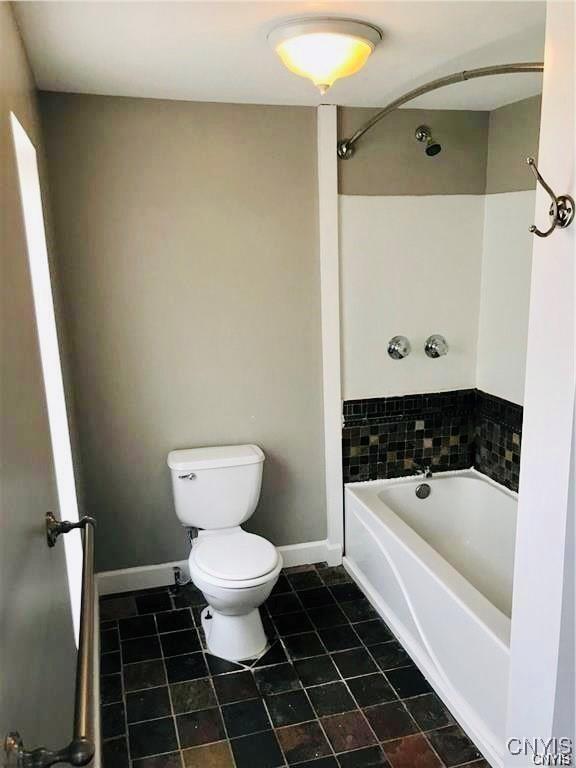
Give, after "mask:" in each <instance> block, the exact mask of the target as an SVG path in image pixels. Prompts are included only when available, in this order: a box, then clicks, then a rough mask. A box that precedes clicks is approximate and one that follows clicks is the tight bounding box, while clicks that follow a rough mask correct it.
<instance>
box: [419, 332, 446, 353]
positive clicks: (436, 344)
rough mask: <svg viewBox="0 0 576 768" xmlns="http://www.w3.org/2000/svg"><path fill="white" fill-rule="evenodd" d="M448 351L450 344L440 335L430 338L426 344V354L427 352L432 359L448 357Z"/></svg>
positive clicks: (434, 334)
mask: <svg viewBox="0 0 576 768" xmlns="http://www.w3.org/2000/svg"><path fill="white" fill-rule="evenodd" d="M448 349H449V347H448V342H447V341H446V339H445V338H444V336H441V335H440V334H439V333H433V334H432V336H428V338H427V339H426V343H425V344H424V352H426V354H427V355H428V357H432V358H437V357H443V356H444V355H447V354H448Z"/></svg>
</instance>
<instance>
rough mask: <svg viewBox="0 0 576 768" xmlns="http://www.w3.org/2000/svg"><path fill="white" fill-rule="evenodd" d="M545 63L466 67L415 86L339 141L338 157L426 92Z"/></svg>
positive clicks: (530, 69) (533, 68) (346, 154)
mask: <svg viewBox="0 0 576 768" xmlns="http://www.w3.org/2000/svg"><path fill="white" fill-rule="evenodd" d="M543 71H544V63H543V62H541V61H531V62H530V61H528V62H518V63H516V64H496V65H494V66H492V67H478V68H477V69H465V70H464V71H462V72H455V73H454V74H452V75H446V76H445V77H439V78H438V79H436V80H431V81H430V82H428V83H424V85H420V86H418V88H414V89H413V90H412V91H408V93H405V94H404V95H403V96H400V97H399V98H397V99H394V101H391V102H390V104H388V105H387V106H385V107H384V108H383V109H381V110H380V111H379V112H377V113H376V114H375V115H374V117H371V118H370V120H368V121H367V122H366V123H364V125H363V126H362V127H361V128H358V130H357V131H355V132H354V133H353V134H352V136H351V137H350V138H349V139H342V140H341V141H339V142H338V157H339V158H340V159H341V160H348V159H349V158H351V157H352V155H353V154H354V145H355V144H356V142H357V141H358V140H359V139H361V138H362V136H364V134H365V133H366V132H367V131H369V130H370V128H373V127H374V126H375V125H376V123H379V122H380V120H382V118H383V117H386V115H389V114H390V112H393V111H394V110H395V109H398V107H401V106H402V105H403V104H406V103H407V102H408V101H412V99H416V98H418V96H423V95H424V94H425V93H430V92H431V91H436V90H438V88H444V86H446V85H454V83H463V82H465V81H466V80H474V79H475V78H478V77H489V76H491V75H510V74H516V73H522V72H543Z"/></svg>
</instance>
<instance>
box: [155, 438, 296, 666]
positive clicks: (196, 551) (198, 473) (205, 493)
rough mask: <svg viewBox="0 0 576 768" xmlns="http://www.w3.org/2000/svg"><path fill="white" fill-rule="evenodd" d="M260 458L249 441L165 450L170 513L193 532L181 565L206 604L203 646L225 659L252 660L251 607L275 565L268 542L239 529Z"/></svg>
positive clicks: (256, 647) (255, 488)
mask: <svg viewBox="0 0 576 768" xmlns="http://www.w3.org/2000/svg"><path fill="white" fill-rule="evenodd" d="M263 462H264V454H263V453H262V451H261V450H260V448H259V447H258V446H256V445H240V446H222V447H215V448H193V449H188V450H184V451H172V452H171V453H170V454H169V455H168V466H169V467H170V469H171V475H172V487H173V491H174V501H175V507H176V514H177V516H178V518H179V519H180V522H181V523H182V524H183V525H185V526H186V527H188V528H193V529H197V532H198V535H197V536H195V537H194V538H193V544H192V551H191V552H190V557H189V560H188V564H189V568H190V578H191V579H192V582H193V583H194V585H195V586H196V587H197V588H198V589H199V590H200V591H201V592H202V593H203V595H204V597H205V599H206V602H207V603H208V606H207V608H205V609H204V611H203V612H202V626H203V628H204V631H205V634H206V645H207V648H208V651H209V652H210V653H212V654H214V655H215V656H219V657H221V658H223V659H226V660H228V661H243V660H247V659H253V658H255V657H257V656H259V655H260V654H261V653H262V652H263V651H264V650H265V649H266V646H267V642H268V641H267V638H266V635H265V632H264V628H263V625H262V619H261V617H260V611H259V607H260V606H261V605H262V603H263V602H264V601H265V600H266V599H267V597H268V596H269V595H270V593H271V592H272V589H273V588H274V585H275V584H276V581H277V580H278V576H279V575H280V571H281V570H282V557H281V555H280V553H279V552H278V550H277V549H276V547H275V546H274V545H273V544H271V543H270V542H269V541H267V540H266V539H264V538H263V537H262V536H256V535H255V534H252V533H248V532H246V531H244V530H243V529H242V528H241V527H240V524H241V523H243V522H244V521H245V520H247V519H248V518H249V517H250V516H251V515H252V514H253V512H254V509H255V508H256V505H257V503H258V498H259V495H260V486H261V482H262V464H263Z"/></svg>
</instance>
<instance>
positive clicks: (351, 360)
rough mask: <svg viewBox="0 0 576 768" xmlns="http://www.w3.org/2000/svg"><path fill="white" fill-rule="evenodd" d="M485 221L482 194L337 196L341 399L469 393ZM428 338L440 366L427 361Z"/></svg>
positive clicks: (473, 376)
mask: <svg viewBox="0 0 576 768" xmlns="http://www.w3.org/2000/svg"><path fill="white" fill-rule="evenodd" d="M483 221H484V196H483V195H434V196H429V197H428V196H420V197H411V196H378V197H364V196H345V195H341V196H340V227H341V232H340V253H341V270H342V286H341V291H342V357H343V397H344V399H355V398H368V397H383V396H390V395H404V394H407V393H416V392H435V391H442V390H450V389H460V388H466V387H474V386H475V384H476V345H477V334H478V313H479V305H480V274H481V260H482V235H483ZM431 333H441V334H443V335H444V336H445V337H446V339H447V341H448V343H449V345H450V352H449V354H448V355H447V356H446V357H443V358H439V359H437V360H431V359H430V358H428V357H426V355H425V354H424V342H425V340H426V338H427V337H428V336H429V335H430V334H431ZM397 334H402V335H404V336H407V337H408V338H409V339H410V341H411V343H412V354H411V355H410V356H409V357H407V358H405V359H404V360H392V359H391V358H390V357H389V356H388V354H387V351H386V350H387V346H388V340H389V339H390V337H392V336H395V335H397Z"/></svg>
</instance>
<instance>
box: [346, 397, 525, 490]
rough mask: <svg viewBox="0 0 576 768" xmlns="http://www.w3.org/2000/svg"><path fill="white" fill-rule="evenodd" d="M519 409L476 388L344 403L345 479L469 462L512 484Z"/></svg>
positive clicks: (516, 460) (376, 477) (514, 481)
mask: <svg viewBox="0 0 576 768" xmlns="http://www.w3.org/2000/svg"><path fill="white" fill-rule="evenodd" d="M521 439H522V407H521V406H519V405H515V404H514V403H510V402H508V401H506V400H502V399H501V398H499V397H493V396H491V395H487V394H486V393H485V392H481V391H479V390H476V389H463V390H455V391H453V392H438V393H429V394H424V395H406V396H404V397H381V398H371V399H368V400H347V401H345V402H344V404H343V429H342V463H343V476H344V482H345V483H348V482H358V481H365V480H381V479H383V478H391V477H403V476H406V475H411V474H413V473H414V471H415V470H416V469H418V468H419V467H424V466H430V467H431V468H432V470H433V471H449V470H456V469H469V468H470V467H474V468H475V469H477V470H478V471H480V472H482V473H483V474H485V475H487V476H488V477H490V478H491V479H492V480H495V481H496V482H498V483H500V484H501V485H505V486H506V487H507V488H510V489H511V490H513V491H517V490H518V481H519V472H520V445H521Z"/></svg>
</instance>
